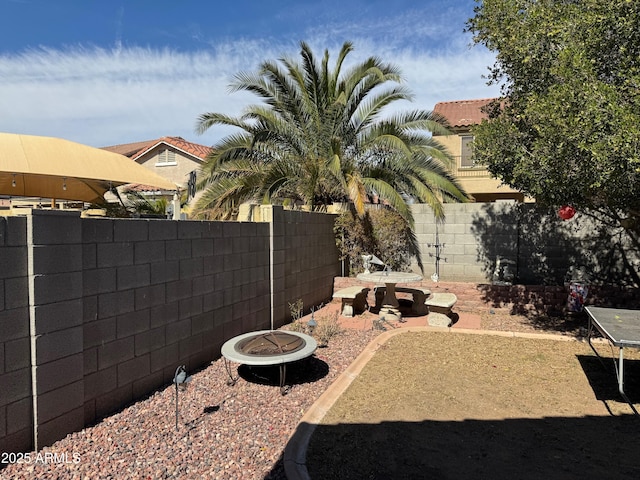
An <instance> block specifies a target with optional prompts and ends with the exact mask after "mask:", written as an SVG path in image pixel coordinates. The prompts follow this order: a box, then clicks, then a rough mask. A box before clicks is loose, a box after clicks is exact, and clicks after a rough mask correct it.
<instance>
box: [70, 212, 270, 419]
mask: <svg viewBox="0 0 640 480" xmlns="http://www.w3.org/2000/svg"><path fill="white" fill-rule="evenodd" d="M82 231H83V249H84V255H83V257H82V258H83V268H84V279H85V281H84V284H83V305H84V309H83V326H84V336H83V365H84V367H83V372H84V384H85V390H84V422H85V424H90V423H92V422H94V421H96V420H98V419H100V418H102V417H104V416H105V415H108V414H109V413H111V412H113V411H115V410H117V409H118V408H120V407H121V406H122V405H123V404H126V403H129V402H132V401H134V400H135V399H137V398H139V397H141V396H142V395H144V394H146V393H149V392H150V391H153V390H154V389H156V388H158V387H160V386H162V385H164V384H167V383H170V382H171V381H172V379H173V375H174V374H175V370H176V368H177V367H178V366H179V365H182V364H184V365H186V367H187V370H194V369H197V368H199V367H202V366H204V365H206V364H207V363H208V362H210V361H211V360H212V359H214V358H217V357H218V356H219V355H220V348H221V346H222V344H223V343H224V342H225V341H226V340H227V339H229V338H231V337H233V336H235V335H238V334H240V333H243V332H245V331H251V330H258V329H263V328H268V325H269V322H270V303H269V255H268V251H269V226H268V225H266V224H257V223H243V224H238V223H228V222H199V221H181V222H173V221H166V220H124V219H119V220H114V219H85V220H82Z"/></svg>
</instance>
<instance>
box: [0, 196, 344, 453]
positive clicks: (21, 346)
mask: <svg viewBox="0 0 640 480" xmlns="http://www.w3.org/2000/svg"><path fill="white" fill-rule="evenodd" d="M265 214H266V215H267V216H268V217H269V219H270V220H271V221H272V222H271V224H270V223H258V222H200V221H177V222H176V221H168V220H142V219H140V220H138V219H136V220H133V219H106V218H93V219H83V218H80V215H79V213H78V212H71V211H50V210H46V211H45V210H33V211H29V212H28V213H26V216H25V217H8V218H4V217H0V446H2V450H3V451H9V452H18V451H26V450H29V449H31V448H35V449H40V448H42V447H43V446H46V445H50V444H51V443H53V442H55V441H56V440H58V439H60V438H62V437H64V436H65V435H66V434H68V433H70V432H72V431H75V430H79V429H81V428H83V427H84V426H86V425H90V424H91V423H93V422H95V421H98V420H100V419H101V418H102V417H104V416H106V415H108V414H110V413H112V412H114V411H117V410H119V409H120V408H122V407H123V406H125V405H126V404H128V403H130V402H132V401H135V400H136V399H138V398H140V397H143V396H144V395H146V394H148V393H151V392H152V391H153V390H155V389H157V388H159V387H161V386H163V385H166V384H168V383H170V382H171V381H172V379H173V375H174V373H175V370H176V368H177V367H178V366H179V365H182V364H184V365H186V367H187V369H188V370H189V371H193V370H195V369H197V368H199V367H202V366H205V365H207V364H208V363H209V362H210V361H212V360H214V359H216V358H219V356H220V349H221V346H222V344H223V343H224V342H225V341H226V340H228V339H229V338H232V337H234V336H236V335H239V334H241V333H245V332H248V331H254V330H263V329H268V328H270V326H271V324H272V322H273V325H274V327H276V328H277V327H279V326H281V325H283V324H284V323H287V322H288V321H289V320H290V312H289V308H288V303H287V302H293V301H295V300H296V299H297V298H302V299H303V301H304V302H305V306H306V307H307V308H309V307H310V306H311V305H315V304H318V303H320V302H321V301H326V300H328V299H330V298H331V293H332V285H333V277H334V276H336V275H337V274H339V262H338V253H337V248H336V246H335V242H334V236H333V221H334V216H333V215H324V214H315V213H302V212H290V211H284V210H283V209H282V207H268V210H266V211H265ZM272 233H273V239H272ZM274 299H275V300H276V301H274ZM32 385H33V387H32Z"/></svg>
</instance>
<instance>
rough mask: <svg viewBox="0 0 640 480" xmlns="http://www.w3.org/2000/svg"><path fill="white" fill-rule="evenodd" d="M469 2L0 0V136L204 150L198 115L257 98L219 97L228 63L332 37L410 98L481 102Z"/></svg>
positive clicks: (478, 51) (245, 66) (430, 102)
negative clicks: (183, 144) (391, 66)
mask: <svg viewBox="0 0 640 480" xmlns="http://www.w3.org/2000/svg"><path fill="white" fill-rule="evenodd" d="M473 7H474V1H473V0H449V1H444V0H440V1H435V0H394V1H392V2H391V1H389V0H386V1H382V0H341V1H339V0H322V1H317V0H315V1H307V0H296V1H292V0H280V1H278V0H235V1H233V0H231V1H208V0H198V1H195V0H184V1H176V0H173V1H164V0H154V1H152V0H139V1H135V0H130V1H117V0H100V1H98V0H55V1H52V0H0V9H1V10H0V11H1V12H2V15H0V131H2V132H10V133H22V134H32V135H46V136H55V137H62V138H66V139H69V140H73V141H77V142H81V143H86V144H88V145H92V146H97V147H99V146H107V145H115V144H120V143H129V142H136V141H142V140H150V139H154V138H159V137H162V136H165V135H168V136H182V137H184V138H185V139H187V140H190V141H193V142H196V143H202V144H204V145H213V144H215V143H216V141H218V140H219V139H220V138H222V137H223V136H225V135H228V134H229V133H232V131H231V130H225V129H224V128H212V129H210V130H208V131H207V132H205V133H204V134H203V135H198V134H196V133H195V132H194V126H195V122H196V119H197V117H198V115H200V114H202V113H205V112H222V113H227V114H231V115H236V114H239V113H241V112H242V109H243V108H244V107H245V106H246V105H249V104H252V103H256V102H257V98H256V97H254V96H251V95H249V94H246V93H242V92H241V93H229V91H228V88H227V87H228V84H229V82H230V80H231V79H232V77H233V75H234V74H236V73H238V72H240V71H255V70H256V69H257V67H258V65H259V63H260V62H261V61H263V60H265V59H270V60H272V59H277V58H280V57H282V56H290V57H296V56H297V54H298V50H299V48H298V47H299V42H300V41H301V40H304V41H306V42H307V43H309V44H310V45H311V46H312V48H313V49H314V51H315V52H316V55H317V56H318V57H321V56H322V53H323V52H324V50H325V49H328V50H329V53H330V55H332V56H333V57H335V55H336V54H337V52H338V50H339V48H340V46H341V45H342V44H343V43H344V42H345V41H351V42H353V44H354V47H355V51H354V52H353V53H352V54H351V55H350V59H351V61H352V62H355V61H359V60H362V59H364V58H366V57H369V56H371V55H376V56H379V57H380V58H382V59H383V60H385V61H389V62H392V63H395V64H396V65H398V66H399V67H400V69H401V71H402V73H403V77H404V80H405V85H406V86H407V87H408V88H409V89H410V90H411V91H412V92H413V93H414V101H413V104H402V105H400V104H399V105H398V107H399V108H403V109H413V108H421V109H427V110H431V109H433V107H434V105H435V103H436V102H438V101H446V100H459V99H471V98H486V97H492V96H495V95H497V94H498V93H499V90H498V87H496V86H491V87H490V86H487V84H486V79H485V78H483V75H486V74H487V73H488V70H487V69H488V67H489V66H490V65H491V64H492V63H493V61H494V57H493V55H492V54H491V53H490V52H488V51H487V50H486V49H484V48H482V47H480V46H471V37H470V35H469V34H465V33H464V32H463V30H464V25H465V22H466V20H467V19H468V18H470V17H471V16H473Z"/></svg>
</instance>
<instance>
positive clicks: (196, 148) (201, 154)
mask: <svg viewBox="0 0 640 480" xmlns="http://www.w3.org/2000/svg"><path fill="white" fill-rule="evenodd" d="M161 144H165V145H169V146H171V147H173V148H175V149H177V150H180V151H181V152H183V153H185V154H187V155H188V156H191V157H195V158H196V159H198V160H199V161H204V159H205V158H206V157H207V155H209V153H211V151H212V150H213V149H212V148H211V147H207V146H205V145H200V144H197V143H193V142H188V141H187V140H185V139H184V138H182V137H162V138H158V139H155V140H146V141H142V142H134V143H124V144H121V145H112V146H109V147H102V150H108V151H109V152H114V153H119V154H120V155H124V156H125V157H129V158H130V159H131V160H133V161H136V160H137V159H138V158H140V157H141V156H143V155H144V154H146V153H147V152H149V151H151V150H153V149H154V148H156V147H157V146H158V145H161ZM126 189H127V190H131V191H136V192H155V191H157V190H158V189H157V188H154V187H151V186H148V185H140V184H129V185H127V186H126Z"/></svg>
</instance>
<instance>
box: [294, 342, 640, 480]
mask: <svg viewBox="0 0 640 480" xmlns="http://www.w3.org/2000/svg"><path fill="white" fill-rule="evenodd" d="M596 348H597V349H598V351H599V352H600V353H601V355H605V356H607V357H608V358H606V359H605V364H604V366H603V365H602V364H601V363H600V362H599V360H598V359H597V357H595V356H594V354H593V352H592V350H591V349H590V347H589V345H588V344H587V343H586V342H579V341H561V340H552V339H539V338H535V339H533V338H521V337H514V336H500V335H473V334H464V333H446V332H411V333H406V334H401V335H396V336H395V337H393V338H391V339H390V340H389V341H388V342H387V343H385V344H384V345H381V346H380V348H379V349H378V350H377V351H376V353H375V355H374V356H373V358H372V359H371V360H370V361H369V362H368V363H367V365H366V366H365V367H364V369H363V370H362V372H361V373H360V374H359V375H358V377H357V378H355V379H354V381H353V382H352V384H351V385H350V387H349V388H348V389H347V390H346V392H345V393H343V394H342V395H341V396H340V397H339V398H338V400H337V401H336V403H335V404H334V405H333V406H332V407H331V409H330V410H329V411H328V412H327V414H326V416H325V417H324V419H323V421H322V422H321V424H320V425H318V426H317V428H316V429H315V431H314V433H313V435H312V437H311V441H310V443H309V447H308V452H307V468H308V471H309V474H310V476H311V478H312V479H344V480H346V479H376V480H380V479H405V478H406V479H417V478H433V479H449V478H451V479H484V478H487V479H507V478H508V479H514V478H518V479H529V478H530V479H542V478H563V479H564V478H576V479H578V478H580V479H585V478H608V479H612V478H640V455H639V454H638V452H640V417H637V416H635V415H633V414H632V410H631V408H630V407H629V405H628V404H626V403H625V402H624V401H623V400H622V399H621V398H620V395H619V393H618V391H617V383H616V378H615V373H614V363H613V360H612V358H615V356H616V355H617V350H616V352H613V351H612V349H611V348H610V347H609V346H608V345H607V344H605V343H599V344H597V345H596ZM625 358H628V359H629V360H627V361H626V362H625V370H626V372H625V380H626V383H625V384H626V391H627V394H628V396H629V397H630V398H631V400H632V402H634V405H635V407H636V408H637V409H640V354H639V353H638V351H637V350H627V354H626V355H625Z"/></svg>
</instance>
